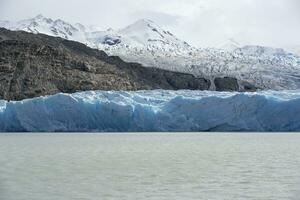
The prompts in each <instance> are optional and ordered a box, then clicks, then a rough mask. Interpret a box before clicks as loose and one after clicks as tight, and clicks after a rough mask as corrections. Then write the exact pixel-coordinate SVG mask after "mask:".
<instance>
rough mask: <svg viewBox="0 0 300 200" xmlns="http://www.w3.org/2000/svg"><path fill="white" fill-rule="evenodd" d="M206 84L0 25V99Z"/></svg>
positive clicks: (207, 85)
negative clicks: (0, 26) (87, 91)
mask: <svg viewBox="0 0 300 200" xmlns="http://www.w3.org/2000/svg"><path fill="white" fill-rule="evenodd" d="M210 86H211V82H210V81H209V80H207V79H205V78H201V77H200V78H195V77H194V76H193V75H190V74H184V73H178V72H171V71H167V70H162V69H157V68H145V67H143V66H142V65H140V64H137V63H127V62H124V61H123V60H121V59H120V58H119V57H116V56H108V55H107V54H106V53H105V52H103V51H99V50H96V49H92V48H89V47H87V46H85V45H84V44H81V43H78V42H74V41H68V40H64V39H61V38H56V37H51V36H46V35H43V34H31V33H26V32H23V31H8V30H6V29H3V28H2V29H0V99H6V100H21V99H26V98H32V97H37V96H43V95H50V94H55V93H59V92H65V93H73V92H77V91H86V90H133V91H134V90H148V89H169V90H178V89H191V90H208V89H209V88H210ZM235 89H236V88H235Z"/></svg>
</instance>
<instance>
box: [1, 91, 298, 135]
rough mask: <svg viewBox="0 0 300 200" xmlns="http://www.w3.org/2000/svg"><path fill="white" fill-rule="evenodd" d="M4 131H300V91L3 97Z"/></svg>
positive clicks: (159, 92) (125, 93)
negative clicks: (10, 98) (23, 98)
mask: <svg viewBox="0 0 300 200" xmlns="http://www.w3.org/2000/svg"><path fill="white" fill-rule="evenodd" d="M0 131H1V132H19V131H30V132H48V131H50V132H53V131H63V132H84V131H91V132H140V131H141V132H142V131H143V132H148V131H300V91H280V92H275V91H261V92H256V93H235V92H222V93H220V92H213V91H186V90H184V91H165V90H154V91H138V92H104V91H89V92H81V93H74V94H56V95H53V96H46V97H38V98H34V99H27V100H23V101H16V102H14V101H11V102H7V101H4V100H1V101H0Z"/></svg>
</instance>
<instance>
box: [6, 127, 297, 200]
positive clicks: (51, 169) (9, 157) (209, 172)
mask: <svg viewBox="0 0 300 200" xmlns="http://www.w3.org/2000/svg"><path fill="white" fill-rule="evenodd" d="M0 199H1V200H98V199H99V200H142V199H147V200H175V199H178V200H235V199H237V200H244V199H245V200H248V199H249V200H299V199H300V135H297V134H248V133H245V134H217V133H213V134H202V133H199V134H184V133H182V134H150V133H148V134H15V133H14V134H0Z"/></svg>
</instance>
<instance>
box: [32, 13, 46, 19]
mask: <svg viewBox="0 0 300 200" xmlns="http://www.w3.org/2000/svg"><path fill="white" fill-rule="evenodd" d="M43 18H45V17H44V16H43V15H42V14H38V15H37V16H35V17H34V19H43Z"/></svg>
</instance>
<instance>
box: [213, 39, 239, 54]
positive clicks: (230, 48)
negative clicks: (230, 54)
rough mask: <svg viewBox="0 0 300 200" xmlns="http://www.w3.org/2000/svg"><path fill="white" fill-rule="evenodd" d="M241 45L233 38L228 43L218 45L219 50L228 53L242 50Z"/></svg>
mask: <svg viewBox="0 0 300 200" xmlns="http://www.w3.org/2000/svg"><path fill="white" fill-rule="evenodd" d="M240 47H241V45H240V43H238V42H237V41H236V40H234V39H233V38H229V39H227V40H226V41H224V42H223V43H222V44H220V45H218V46H217V48H218V49H222V50H226V51H233V50H235V49H237V48H240Z"/></svg>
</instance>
